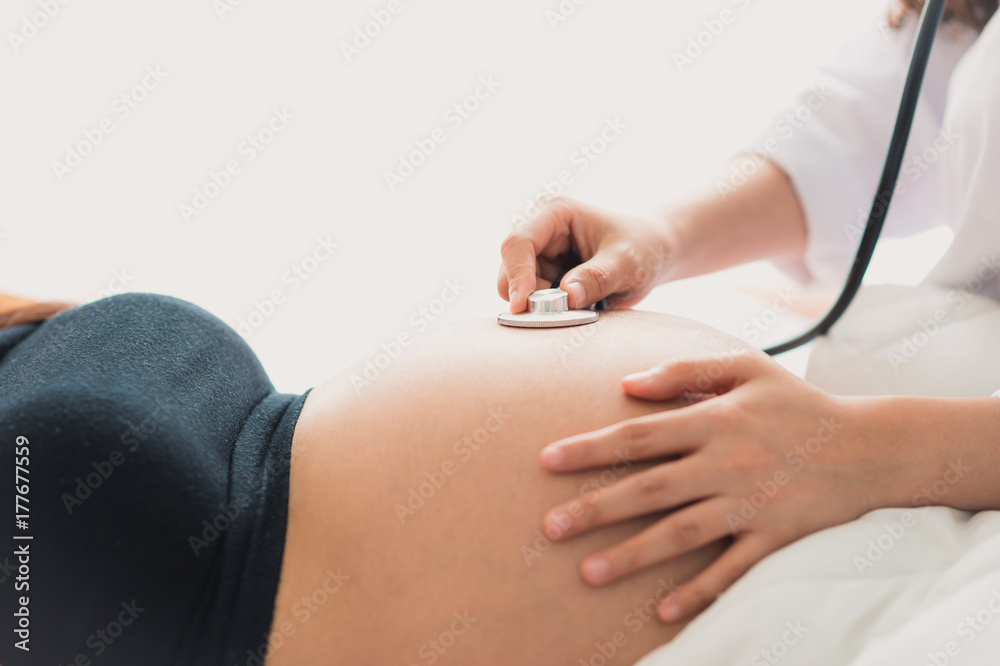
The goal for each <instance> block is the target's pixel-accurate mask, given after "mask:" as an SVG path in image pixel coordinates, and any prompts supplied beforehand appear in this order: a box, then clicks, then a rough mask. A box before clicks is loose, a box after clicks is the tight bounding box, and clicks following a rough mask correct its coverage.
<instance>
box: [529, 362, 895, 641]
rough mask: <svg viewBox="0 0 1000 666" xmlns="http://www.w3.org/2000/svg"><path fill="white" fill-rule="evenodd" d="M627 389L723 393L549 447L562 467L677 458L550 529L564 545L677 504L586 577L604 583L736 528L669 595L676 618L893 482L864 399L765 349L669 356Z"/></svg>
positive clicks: (584, 503) (666, 609)
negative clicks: (789, 366)
mask: <svg viewBox="0 0 1000 666" xmlns="http://www.w3.org/2000/svg"><path fill="white" fill-rule="evenodd" d="M622 384H623V387H624V389H625V392H626V393H627V394H629V395H630V396H633V397H636V398H640V399H644V400H652V401H666V400H672V399H675V398H678V397H680V396H682V395H685V394H709V395H710V396H711V397H708V398H707V399H704V400H702V401H700V402H696V403H693V404H688V405H687V406H683V407H680V408H679V409H674V410H671V411H665V412H659V413H655V414H651V415H648V416H642V417H639V418H633V419H630V420H627V421H624V422H621V423H618V424H616V425H613V426H610V427H607V428H604V429H602V430H597V431H595V432H590V433H586V434H582V435H577V436H574V437H569V438H567V439H564V440H560V441H558V442H554V443H552V444H550V445H549V446H547V447H546V448H545V449H544V450H543V452H542V464H543V466H544V467H545V468H546V469H548V470H549V471H552V472H570V471H579V470H583V469H587V468H594V467H605V466H608V465H611V464H612V463H614V462H616V461H617V460H620V459H621V458H620V456H621V455H625V456H627V459H628V460H655V459H662V458H665V457H670V458H671V459H670V460H669V461H668V462H663V463H661V464H659V465H656V466H653V467H650V468H648V469H645V470H642V471H639V472H636V473H634V474H630V475H628V476H625V477H623V478H622V479H620V480H618V481H616V482H614V483H612V484H610V485H607V486H605V487H604V488H602V489H601V490H600V491H599V492H594V493H591V494H590V495H589V496H587V497H578V498H577V499H575V500H573V501H570V502H566V503H565V504H563V505H560V506H559V507H556V508H554V509H552V510H551V511H549V512H548V513H547V514H546V517H545V531H546V534H547V535H548V536H549V537H550V538H552V539H553V540H563V539H567V538H570V537H573V536H575V535H578V534H581V533H583V532H586V531H588V530H591V529H594V528H596V527H600V526H602V525H608V524H611V523H617V522H620V521H624V520H628V519H630V518H635V517H637V516H642V515H646V514H651V513H656V512H661V511H664V510H672V512H671V513H669V514H668V515H666V516H665V517H663V518H662V519H660V520H659V521H657V522H656V523H654V524H653V525H651V526H650V527H648V528H647V529H646V530H644V531H642V532H640V533H639V534H637V535H635V536H634V537H632V538H630V539H628V540H626V541H624V542H623V543H620V544H618V545H616V546H614V547H612V548H610V549H608V550H605V551H603V552H599V553H595V554H592V555H590V556H589V557H587V558H586V559H585V560H584V561H583V563H582V564H581V572H582V574H583V577H584V579H585V580H587V582H589V583H591V584H593V585H603V584H606V583H610V582H613V581H615V580H617V579H619V578H622V577H624V576H627V575H629V574H631V573H634V572H636V571H639V570H641V569H645V568H646V567H650V566H652V565H655V564H658V563H661V562H663V561H665V560H668V559H670V558H672V557H676V556H678V555H680V554H682V553H685V552H688V551H691V550H694V549H696V548H699V547H701V546H704V545H707V544H709V543H712V542H714V541H718V540H720V539H723V538H726V537H732V541H731V543H730V544H729V545H728V547H727V548H726V549H725V550H724V551H723V552H722V554H721V555H720V556H719V557H718V559H716V560H715V561H714V562H712V563H711V564H710V565H709V566H708V567H707V568H706V569H704V570H703V571H702V572H700V573H699V574H697V575H696V576H695V577H694V578H693V579H692V580H691V581H689V582H688V583H686V584H685V585H683V586H682V587H681V588H680V589H679V590H677V591H675V592H674V593H673V594H672V595H671V596H670V597H668V598H667V599H665V600H663V602H661V604H660V607H659V617H660V619H661V620H663V621H664V622H674V621H677V620H680V619H684V618H687V617H690V616H691V615H693V614H695V613H697V612H698V611H700V610H702V609H704V608H705V607H706V606H708V605H709V604H710V603H712V601H714V600H715V598H716V597H717V596H718V595H719V594H721V593H722V592H723V591H725V590H726V589H727V588H728V587H729V586H730V585H732V584H733V583H734V582H735V581H736V580H737V579H738V578H740V577H741V576H742V575H743V574H744V573H745V572H746V571H747V570H749V569H750V568H751V567H752V566H753V565H754V564H756V563H757V562H758V561H760V560H761V559H763V558H764V557H765V556H766V555H768V554H770V553H772V552H774V551H776V550H778V549H779V548H781V547H782V546H785V545H786V544H789V543H791V542H793V541H795V540H797V539H799V538H801V537H803V536H806V535H807V534H810V533H812V532H816V531H818V530H821V529H824V528H826V527H831V526H834V525H838V524H841V523H845V522H848V521H850V520H853V519H855V518H858V517H860V516H861V515H863V514H865V513H867V512H868V511H870V510H872V509H875V508H878V507H879V506H880V503H881V498H880V497H879V490H878V489H879V487H880V485H884V483H885V479H886V478H887V475H892V474H894V473H896V472H897V470H895V469H891V464H890V463H889V462H887V460H886V458H885V457H883V456H882V454H878V453H876V451H877V449H878V448H879V445H880V443H879V442H872V441H866V438H868V439H871V438H872V437H873V435H870V434H869V432H870V431H869V430H868V429H867V428H866V427H865V426H864V425H863V424H862V423H861V422H860V416H859V415H858V412H857V410H855V407H856V404H857V400H858V399H856V398H842V397H837V396H833V395H830V394H827V393H825V392H823V391H820V390H819V389H817V388H815V387H814V386H812V385H810V384H808V383H807V382H805V381H804V380H802V379H800V378H798V377H796V376H795V375H793V374H791V373H789V372H788V371H786V370H785V369H784V368H782V367H781V366H779V365H778V364H777V363H775V362H774V361H772V360H770V359H769V358H767V357H766V356H764V355H763V354H758V353H756V352H747V353H734V354H730V355H728V356H725V357H716V358H706V359H704V360H686V361H679V362H675V363H669V364H667V365H663V366H660V367H657V368H655V369H652V370H649V371H647V372H643V373H639V374H635V375H629V376H628V377H626V378H625V379H624V380H623V382H622ZM886 448H891V447H886Z"/></svg>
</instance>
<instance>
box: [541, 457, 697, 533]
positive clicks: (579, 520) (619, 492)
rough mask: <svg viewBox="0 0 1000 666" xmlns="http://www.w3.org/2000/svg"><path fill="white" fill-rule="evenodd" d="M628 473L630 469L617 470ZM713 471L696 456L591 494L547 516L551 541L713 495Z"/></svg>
mask: <svg viewBox="0 0 1000 666" xmlns="http://www.w3.org/2000/svg"><path fill="white" fill-rule="evenodd" d="M613 471H614V472H615V473H617V474H625V472H626V468H624V467H623V468H619V469H613ZM712 478H713V475H712V470H711V469H709V468H707V465H706V463H703V462H702V461H701V459H699V458H696V457H688V458H682V459H680V460H677V461H671V462H665V463H662V464H660V465H657V466H655V467H651V468H649V469H646V470H643V471H641V472H637V473H636V474H633V475H631V476H628V477H625V478H623V479H619V480H617V481H614V482H612V483H611V484H610V485H607V486H605V487H604V488H601V489H600V490H593V491H590V492H589V493H588V494H587V495H586V496H585V497H579V498H576V499H574V500H572V501H570V502H566V503H564V504H562V505H560V506H558V507H556V508H555V509H552V510H551V511H549V512H548V514H546V516H545V533H546V534H547V535H548V536H549V538H551V539H568V538H570V537H573V536H576V535H577V534H582V533H583V532H586V531H588V530H592V529H594V528H595V527H601V526H602V525H610V524H613V523H619V522H621V521H623V520H628V519H629V518H635V517H637V516H644V515H646V514H649V513H653V512H655V511H663V510H664V509H673V508H675V507H678V506H681V505H683V504H688V503H690V502H692V501H694V500H699V499H703V498H704V497H705V496H707V495H710V494H712V491H713V489H712V486H711V484H710V481H711V479H712Z"/></svg>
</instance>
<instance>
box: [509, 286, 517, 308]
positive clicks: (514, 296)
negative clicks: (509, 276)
mask: <svg viewBox="0 0 1000 666" xmlns="http://www.w3.org/2000/svg"><path fill="white" fill-rule="evenodd" d="M516 300H517V289H511V290H510V304H511V305H514V302H515V301H516Z"/></svg>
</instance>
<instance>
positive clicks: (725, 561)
mask: <svg viewBox="0 0 1000 666" xmlns="http://www.w3.org/2000/svg"><path fill="white" fill-rule="evenodd" d="M773 551H774V548H772V547H770V546H769V545H768V544H767V541H766V540H765V539H764V538H763V537H761V536H759V535H752V534H751V535H744V536H740V537H737V538H736V540H735V541H733V543H732V545H731V546H729V548H727V549H726V550H725V551H724V552H723V553H722V555H720V556H719V557H718V559H716V560H715V561H714V562H712V563H711V564H710V565H708V567H707V568H706V569H705V570H704V571H702V572H701V573H700V574H698V575H697V576H695V577H694V578H693V579H691V580H690V581H689V582H687V583H685V584H684V585H682V586H681V588H680V589H679V590H677V591H676V592H674V593H673V594H671V595H670V596H669V597H667V598H666V599H664V600H663V602H662V603H661V604H660V609H659V613H658V615H659V617H660V619H661V620H662V621H664V622H667V623H671V622H677V621H678V620H682V619H684V618H687V617H691V616H692V615H694V614H696V613H698V612H700V611H702V610H704V609H705V608H707V607H708V606H709V605H711V604H712V602H714V601H715V600H716V599H717V598H718V596H719V595H720V594H722V593H723V592H725V591H726V590H727V589H729V588H730V587H731V586H732V584H733V583H735V582H736V581H737V580H739V579H740V577H741V576H743V574H745V573H746V572H747V571H749V570H750V568H751V567H753V565H755V564H757V562H760V561H761V560H762V559H764V557H765V556H767V555H769V554H770V553H772V552H773Z"/></svg>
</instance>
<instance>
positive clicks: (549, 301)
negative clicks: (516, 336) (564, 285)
mask: <svg viewBox="0 0 1000 666" xmlns="http://www.w3.org/2000/svg"><path fill="white" fill-rule="evenodd" d="M568 296H569V295H568V294H567V293H566V292H565V291H563V290H562V289H539V290H538V291H533V292H531V294H530V295H529V296H528V312H522V313H519V314H511V313H509V312H504V313H502V314H501V315H500V316H499V317H497V321H499V322H500V324H501V325H503V326H516V327H518V328H562V327H564V326H580V325H582V324H591V323H593V322H595V321H597V319H598V316H599V315H598V314H597V312H595V311H593V310H570V309H569V298H568Z"/></svg>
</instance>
